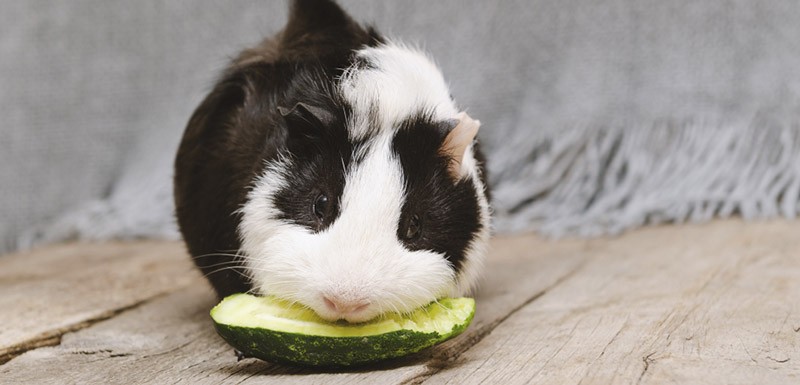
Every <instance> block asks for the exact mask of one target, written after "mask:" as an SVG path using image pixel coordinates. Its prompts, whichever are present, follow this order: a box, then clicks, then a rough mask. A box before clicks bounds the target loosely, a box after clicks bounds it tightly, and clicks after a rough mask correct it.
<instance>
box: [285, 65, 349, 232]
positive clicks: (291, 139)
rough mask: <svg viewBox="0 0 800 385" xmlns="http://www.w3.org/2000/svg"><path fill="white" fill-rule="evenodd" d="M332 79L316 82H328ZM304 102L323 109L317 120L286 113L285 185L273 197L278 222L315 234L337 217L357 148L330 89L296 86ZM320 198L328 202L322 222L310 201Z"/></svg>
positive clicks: (344, 108)
mask: <svg viewBox="0 0 800 385" xmlns="http://www.w3.org/2000/svg"><path fill="white" fill-rule="evenodd" d="M331 82H332V80H330V79H328V80H327V81H325V82H315V83H316V84H331ZM299 89H302V90H303V92H302V93H303V95H304V98H303V102H302V103H305V104H307V105H310V106H313V108H316V109H320V110H323V111H326V115H327V116H326V117H325V118H323V119H322V120H320V119H318V118H317V117H314V116H310V114H308V113H306V114H302V115H298V114H290V115H289V116H287V117H286V118H285V119H284V124H285V125H286V130H287V132H288V133H289V136H288V139H287V145H286V154H287V156H288V157H289V159H291V166H290V167H289V168H288V170H287V172H286V174H287V175H289V176H290V177H289V178H287V180H286V182H287V184H286V186H284V187H283V188H282V189H281V190H280V191H278V192H277V193H276V194H275V198H274V202H275V207H277V208H278V210H280V212H281V215H280V216H279V219H283V220H285V221H288V222H291V223H295V224H298V225H302V226H305V227H307V228H309V229H310V230H312V231H314V232H318V231H322V230H324V229H326V228H328V227H329V226H330V225H331V224H333V222H335V221H336V219H337V218H338V217H339V213H340V211H339V207H340V206H341V204H340V203H341V198H342V192H343V191H344V184H345V172H346V171H347V170H348V169H349V168H350V167H352V166H351V163H353V161H354V159H353V158H354V155H353V154H354V152H355V151H356V149H357V148H358V147H359V146H360V145H361V144H359V143H351V142H350V141H349V139H348V131H347V128H346V126H345V124H346V121H347V117H348V116H350V108H349V106H347V105H345V104H344V103H341V102H339V101H338V98H337V96H336V94H335V93H334V92H333V91H330V92H324V91H322V90H317V89H314V88H313V84H306V85H305V86H302V87H299ZM320 195H325V196H326V197H327V198H328V205H327V209H326V210H325V216H324V218H323V219H322V220H320V219H319V218H317V216H316V215H315V214H314V211H313V207H314V202H315V200H316V199H317V197H319V196H320Z"/></svg>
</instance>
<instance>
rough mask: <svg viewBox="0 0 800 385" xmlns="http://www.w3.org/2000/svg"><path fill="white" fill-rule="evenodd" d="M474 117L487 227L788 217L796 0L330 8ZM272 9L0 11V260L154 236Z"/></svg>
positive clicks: (793, 162) (187, 4)
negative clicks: (176, 167)
mask: <svg viewBox="0 0 800 385" xmlns="http://www.w3.org/2000/svg"><path fill="white" fill-rule="evenodd" d="M341 4H342V5H343V6H344V7H345V8H346V9H348V10H349V12H351V14H353V15H354V17H355V18H356V19H358V20H361V21H367V22H373V23H374V24H375V25H377V26H378V27H379V29H380V30H382V31H383V32H386V33H388V34H390V35H393V36H397V37H400V38H401V39H403V40H406V41H409V42H413V43H417V44H419V45H421V46H423V47H424V48H426V49H427V50H428V51H429V52H431V54H432V55H433V56H434V57H435V58H436V60H437V61H438V63H439V64H440V65H441V67H442V69H443V72H444V74H445V76H446V78H447V79H448V81H449V83H450V84H451V88H452V91H453V94H454V95H455V97H456V100H458V101H459V103H460V104H461V106H462V107H465V108H467V109H468V111H469V112H470V115H471V116H473V117H475V118H478V119H480V120H481V121H482V122H483V126H482V131H481V133H480V136H481V139H482V140H483V141H484V142H485V143H486V148H487V149H488V152H489V156H490V164H489V165H490V171H491V177H492V181H493V183H494V185H495V186H496V196H497V200H496V201H495V209H496V211H497V221H496V228H497V229H498V230H499V231H503V232H507V231H521V230H528V229H534V230H540V231H543V232H544V233H546V234H550V235H555V236H560V235H597V234H606V233H615V232H618V231H622V230H625V229H627V228H631V227H634V226H638V225H641V224H644V223H656V222H659V221H665V220H667V221H683V220H705V219H708V218H710V217H711V216H714V215H717V216H726V215H730V214H736V213H741V214H743V215H745V216H747V217H768V216H775V215H784V216H789V217H794V216H795V215H797V214H798V200H800V192H798V191H800V187H798V186H800V158H798V152H800V151H798V149H800V128H798V127H799V126H798V122H800V119H798V117H800V99H798V97H799V96H800V23H799V22H798V20H800V2H797V1H795V0H776V1H769V2H757V1H750V0H741V1H702V2H698V1H692V0H680V1H658V0H615V1H595V0H575V1H560V2H559V1H539V0H536V1H522V0H520V1H510V0H509V1H498V0H495V1H487V0H472V1H465V0H449V1H425V0H415V1H402V2H401V1H396V2H378V1H369V0H342V1H341ZM286 13H287V12H286V4H285V3H284V2H283V1H264V0H261V1H255V0H236V1H216V2H196V1H187V0H174V1H155V0H146V1H124V2H123V1H101V0H70V1H16V2H4V3H3V4H2V6H0V54H2V59H1V60H0V121H1V122H2V136H1V138H2V139H0V181H2V187H0V188H2V194H1V195H0V218H2V221H1V222H0V252H4V251H9V250H13V249H16V248H18V247H25V246H29V245H32V244H38V243H46V242H53V241H58V240H63V239H71V238H87V239H108V238H115V237H162V238H174V237H176V236H177V233H176V231H175V228H174V223H173V222H172V219H171V214H172V202H171V187H170V177H171V174H172V170H171V162H172V157H173V154H174V151H175V148H176V146H177V142H178V140H179V137H180V134H181V132H182V130H183V128H184V125H185V122H186V120H187V119H188V117H189V115H190V114H191V112H192V110H193V108H194V107H195V106H196V105H197V104H198V103H199V101H200V100H201V99H202V97H203V96H204V92H206V91H207V90H208V89H209V87H210V86H211V84H212V81H213V79H214V78H215V76H216V74H217V71H218V70H220V69H221V68H223V67H224V66H225V64H226V61H227V59H228V58H229V57H230V56H232V55H234V54H235V53H236V52H237V51H238V50H240V49H242V48H244V47H247V46H249V45H252V44H254V43H256V42H258V41H259V40H260V39H261V38H262V37H263V36H267V35H270V34H272V33H274V32H276V31H277V30H279V29H280V28H281V27H282V25H283V23H284V22H285V18H286Z"/></svg>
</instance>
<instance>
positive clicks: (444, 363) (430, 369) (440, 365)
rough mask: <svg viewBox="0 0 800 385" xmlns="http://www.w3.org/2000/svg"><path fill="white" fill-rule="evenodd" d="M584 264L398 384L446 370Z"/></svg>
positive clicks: (411, 383)
mask: <svg viewBox="0 0 800 385" xmlns="http://www.w3.org/2000/svg"><path fill="white" fill-rule="evenodd" d="M585 264H586V261H583V262H582V263H579V264H578V265H577V266H575V267H574V268H573V269H572V270H570V271H569V272H567V273H566V274H564V275H563V276H562V277H561V278H559V279H558V280H556V281H555V282H554V283H553V284H552V285H550V286H547V287H545V288H544V289H542V290H541V291H539V292H538V293H536V294H534V295H533V296H531V297H530V298H528V299H527V300H525V301H524V302H523V303H522V304H520V305H518V306H516V307H514V308H512V309H511V310H510V311H509V312H508V313H506V314H505V315H504V316H503V317H501V318H499V319H496V320H495V321H493V322H492V323H489V324H487V325H484V326H483V327H481V328H480V329H479V331H478V332H477V333H475V334H473V335H472V336H470V338H469V339H467V340H466V341H464V342H465V343H464V344H463V345H461V346H459V347H458V348H456V349H453V350H449V352H450V354H447V355H446V357H444V356H445V355H435V356H433V357H431V361H429V362H428V363H426V364H425V368H426V370H425V371H423V372H422V373H420V374H418V375H415V376H413V377H411V378H408V379H406V380H404V381H402V382H400V383H399V384H402V385H418V384H422V383H423V382H425V381H427V380H428V379H429V378H430V377H432V376H434V375H436V374H437V373H439V372H441V371H442V370H444V369H446V368H447V367H448V365H449V364H450V363H452V362H454V361H455V360H456V359H458V357H460V356H461V355H462V354H464V352H466V351H467V350H469V349H470V348H472V347H473V346H475V345H477V344H478V343H479V342H481V340H483V339H484V338H485V337H486V336H487V335H489V334H490V333H491V332H492V331H493V330H494V329H495V328H497V327H498V326H500V325H501V324H502V323H503V322H505V321H506V320H508V319H509V318H510V317H511V316H512V315H514V314H516V313H517V312H518V311H520V310H522V309H523V308H524V307H526V306H528V305H530V304H531V303H533V302H534V301H536V300H537V299H539V298H541V297H542V296H544V295H545V294H547V293H548V292H550V291H551V290H552V289H553V288H555V287H557V286H559V285H561V284H562V283H563V282H564V281H566V280H568V279H569V278H571V277H572V276H574V275H575V274H576V273H577V272H578V271H580V270H581V269H582V268H583V267H584V265H585Z"/></svg>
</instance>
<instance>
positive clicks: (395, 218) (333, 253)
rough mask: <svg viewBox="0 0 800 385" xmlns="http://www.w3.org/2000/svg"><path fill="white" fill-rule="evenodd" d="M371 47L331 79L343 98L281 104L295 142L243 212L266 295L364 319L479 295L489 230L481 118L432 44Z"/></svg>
mask: <svg viewBox="0 0 800 385" xmlns="http://www.w3.org/2000/svg"><path fill="white" fill-rule="evenodd" d="M359 55H360V57H361V58H364V59H365V60H367V61H369V65H368V66H364V65H363V63H362V64H360V65H357V66H356V65H354V66H353V67H352V68H349V69H348V70H347V71H345V73H344V75H343V76H342V77H341V78H340V79H336V80H331V82H332V83H331V84H330V87H327V88H328V89H331V90H332V92H333V94H332V95H330V96H328V97H324V98H323V99H322V100H320V99H317V100H313V99H314V98H305V99H304V101H302V102H297V101H294V100H292V101H287V103H286V104H287V105H285V106H279V107H278V108H277V114H279V115H280V118H281V119H282V124H284V125H285V129H286V131H287V139H286V147H285V149H284V150H283V152H282V153H281V154H280V156H278V157H276V158H274V159H272V160H267V161H266V165H265V167H264V170H263V172H261V174H260V175H258V177H257V178H256V179H255V180H254V181H253V183H252V188H251V190H250V191H249V193H248V195H247V199H246V202H245V204H244V205H243V206H242V208H241V210H240V212H239V214H240V216H241V222H240V225H239V234H240V238H241V241H242V249H241V250H242V254H243V255H244V256H245V257H244V260H245V265H246V266H247V268H248V271H249V274H248V275H249V276H250V277H251V281H252V284H253V286H254V289H255V290H256V291H257V292H259V293H262V294H269V295H275V296H278V297H281V298H283V299H286V300H288V301H292V302H299V303H301V304H303V305H305V306H308V307H310V308H311V309H313V310H314V311H316V312H317V313H318V314H319V315H320V316H321V317H323V318H325V319H328V320H337V319H346V320H347V321H351V322H359V321H365V320H368V319H371V318H373V317H375V316H376V315H378V314H381V313H382V312H387V311H399V312H408V311H411V310H413V309H415V308H417V307H419V306H422V305H425V304H427V303H429V302H431V301H433V300H435V299H437V298H441V297H443V296H448V295H458V294H464V293H466V292H467V291H469V289H470V288H471V287H472V286H473V285H474V283H475V280H476V277H477V276H478V272H479V270H480V265H481V262H482V260H483V255H484V253H485V246H486V243H487V238H488V233H489V212H488V211H489V207H488V202H487V199H486V194H485V186H484V182H483V180H482V178H481V175H480V173H481V171H480V168H479V167H478V166H479V165H478V162H477V160H476V157H475V153H474V150H475V149H474V143H475V140H474V139H475V136H476V134H477V131H478V127H479V125H480V123H479V122H478V121H476V120H473V119H471V118H470V117H469V116H468V115H467V114H466V113H463V112H462V113H459V112H457V110H456V108H455V105H454V103H453V102H452V100H451V98H450V96H449V92H448V91H447V89H446V86H445V83H444V81H443V79H442V78H441V75H440V74H439V72H438V70H437V69H436V68H435V66H433V64H432V63H431V62H430V61H429V59H428V58H427V57H425V56H424V55H422V54H420V53H419V52H417V51H414V50H409V49H407V48H403V47H397V46H391V45H387V46H381V47H378V48H367V49H365V50H364V51H362V52H359ZM420 69H424V70H426V71H428V73H420V72H419V70H420ZM317 83H318V82H317ZM321 94H323V93H320V92H316V93H314V95H321Z"/></svg>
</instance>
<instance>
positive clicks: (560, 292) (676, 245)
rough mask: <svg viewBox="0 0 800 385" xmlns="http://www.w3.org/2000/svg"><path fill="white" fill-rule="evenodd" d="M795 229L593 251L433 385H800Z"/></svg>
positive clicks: (627, 242) (756, 226) (681, 231)
mask: <svg viewBox="0 0 800 385" xmlns="http://www.w3.org/2000/svg"><path fill="white" fill-rule="evenodd" d="M798 234H800V222H789V221H774V222H764V223H752V224H744V223H742V222H741V221H724V222H722V221H720V222H714V223H710V224H706V225H699V226H686V227H659V228H650V229H645V230H639V231H635V232H632V233H629V234H627V235H625V236H623V237H620V238H618V239H614V240H596V241H594V242H592V244H591V246H590V247H591V248H592V249H593V250H594V251H595V255H594V256H593V257H592V258H591V259H590V260H589V261H588V262H587V263H586V264H585V265H584V266H583V267H582V268H581V270H580V271H578V272H576V273H575V274H573V275H571V276H570V277H568V279H566V280H564V281H563V282H562V283H561V284H560V285H558V286H557V287H555V288H553V289H552V290H550V291H548V292H547V293H545V294H544V295H543V296H541V297H540V298H538V299H537V300H536V301H533V302H532V303H530V304H528V305H526V306H525V307H524V308H522V309H521V310H520V311H518V312H516V313H515V314H513V315H512V316H511V317H509V318H508V320H506V322H504V323H502V324H501V325H499V327H497V328H496V329H495V330H494V331H493V332H492V334H491V335H489V336H488V337H487V338H485V339H483V340H482V341H481V342H479V343H478V344H476V345H475V346H473V347H472V348H471V349H469V350H468V351H467V352H465V353H464V354H463V355H461V356H460V357H459V359H458V360H457V361H455V362H453V363H452V364H451V365H448V366H447V367H446V368H445V369H443V370H442V371H440V372H438V373H436V374H435V375H433V376H431V377H430V378H429V379H428V381H426V383H432V384H481V383H497V384H522V383H543V384H548V383H554V384H578V383H579V384H592V383H598V384H611V383H613V384H634V383H635V384H639V383H643V384H645V383H657V384H663V383H676V384H684V383H692V384H706V383H707V384H722V383H724V384H755V383H758V384H789V383H799V382H800V237H798Z"/></svg>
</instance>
